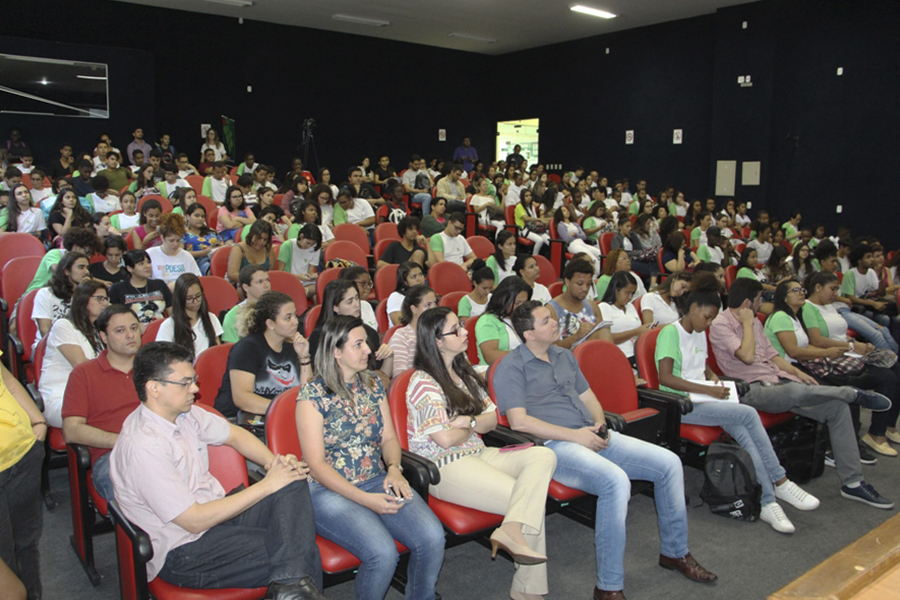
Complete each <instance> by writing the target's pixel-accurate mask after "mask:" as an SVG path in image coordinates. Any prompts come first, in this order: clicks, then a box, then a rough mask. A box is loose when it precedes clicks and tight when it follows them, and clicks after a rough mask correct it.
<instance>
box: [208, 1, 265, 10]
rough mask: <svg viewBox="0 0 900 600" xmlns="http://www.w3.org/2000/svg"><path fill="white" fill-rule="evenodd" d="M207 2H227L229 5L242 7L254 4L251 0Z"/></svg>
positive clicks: (216, 2)
mask: <svg viewBox="0 0 900 600" xmlns="http://www.w3.org/2000/svg"><path fill="white" fill-rule="evenodd" d="M206 2H214V3H215V4H226V5H228V6H239V7H241V8H246V7H248V6H253V3H252V2H251V1H250V0H206Z"/></svg>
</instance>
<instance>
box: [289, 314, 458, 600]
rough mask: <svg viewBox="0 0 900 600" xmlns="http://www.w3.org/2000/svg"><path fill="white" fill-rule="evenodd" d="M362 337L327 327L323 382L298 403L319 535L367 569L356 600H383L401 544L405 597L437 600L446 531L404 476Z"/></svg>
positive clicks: (358, 325) (352, 327) (320, 357)
mask: <svg viewBox="0 0 900 600" xmlns="http://www.w3.org/2000/svg"><path fill="white" fill-rule="evenodd" d="M366 337H367V335H366V330H365V327H363V323H362V321H361V320H359V319H357V318H355V317H350V316H337V317H334V318H333V319H331V320H330V321H328V323H326V324H325V327H324V330H323V332H322V341H321V343H320V346H321V347H320V348H319V351H318V352H317V353H316V373H317V377H316V378H315V379H314V380H312V381H310V382H309V383H308V384H306V385H305V386H303V388H302V389H301V390H300V394H299V396H298V398H297V411H296V415H297V434H298V437H299V439H300V446H301V447H302V448H303V460H304V461H306V463H307V464H308V465H309V469H310V476H311V477H310V483H309V493H310V496H311V497H312V504H313V510H314V511H315V514H316V531H317V533H318V534H319V535H321V536H322V537H324V538H326V539H329V540H331V541H333V542H336V543H338V544H340V545H341V546H342V547H344V548H346V549H347V550H349V551H350V552H351V553H352V554H353V555H354V556H357V557H359V559H360V560H361V562H362V565H361V566H360V568H359V571H358V572H357V574H356V582H355V586H356V598H357V600H382V599H383V598H384V596H385V594H387V591H388V588H389V587H390V584H391V579H392V578H393V576H394V570H395V567H396V564H397V560H398V558H399V557H398V554H397V547H396V545H395V544H394V540H395V539H396V540H397V541H399V542H400V543H401V544H403V545H405V546H406V547H407V548H409V549H410V559H409V568H408V582H407V584H406V596H407V598H416V599H419V598H434V597H435V593H434V588H435V585H436V584H437V577H438V573H439V572H440V570H441V564H442V563H443V560H444V531H443V528H442V527H441V523H440V521H438V519H437V517H435V516H434V513H433V512H431V510H429V509H428V505H427V504H426V503H425V502H424V501H423V500H422V498H421V497H420V496H419V495H418V494H416V493H415V492H414V491H413V490H412V488H410V485H409V482H407V480H406V479H405V478H404V477H403V470H402V467H401V466H400V460H401V450H400V444H399V442H398V440H397V433H396V432H395V430H394V426H393V424H392V421H391V411H390V408H389V406H388V401H387V395H386V394H385V391H384V386H383V385H382V383H381V380H380V379H378V377H375V376H374V375H372V372H371V371H369V369H368V356H369V354H370V353H371V352H372V351H371V350H370V349H369V347H368V345H367V344H366Z"/></svg>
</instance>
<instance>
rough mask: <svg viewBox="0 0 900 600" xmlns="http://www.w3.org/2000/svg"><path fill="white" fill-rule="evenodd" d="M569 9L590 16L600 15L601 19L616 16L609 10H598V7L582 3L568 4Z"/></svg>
mask: <svg viewBox="0 0 900 600" xmlns="http://www.w3.org/2000/svg"><path fill="white" fill-rule="evenodd" d="M569 9H570V10H573V11H575V12H578V13H582V14H585V15H591V16H592V17H600V18H601V19H615V18H616V15H615V14H613V13H611V12H606V11H605V10H600V9H599V8H591V7H590V6H584V5H582V4H576V5H574V6H570V7H569Z"/></svg>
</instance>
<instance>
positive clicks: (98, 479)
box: [91, 452, 116, 502]
mask: <svg viewBox="0 0 900 600" xmlns="http://www.w3.org/2000/svg"><path fill="white" fill-rule="evenodd" d="M110 454H112V452H107V453H106V454H104V455H103V456H101V457H100V458H98V459H97V460H95V461H94V464H93V465H91V479H92V480H93V482H94V489H95V490H97V493H98V494H100V497H101V498H103V499H104V500H106V501H107V502H109V501H110V500H115V499H116V494H115V491H114V490H113V484H112V480H111V479H110V478H109V455H110Z"/></svg>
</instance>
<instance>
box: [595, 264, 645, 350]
mask: <svg viewBox="0 0 900 600" xmlns="http://www.w3.org/2000/svg"><path fill="white" fill-rule="evenodd" d="M636 289H637V282H636V281H635V278H634V276H633V275H632V274H631V273H629V272H627V271H619V272H618V273H616V274H615V275H613V276H612V278H611V279H610V280H609V285H608V286H607V288H606V293H604V294H603V297H602V298H601V299H600V314H601V315H603V320H604V321H609V322H610V323H612V325H611V326H610V328H609V331H610V333H612V337H613V343H614V344H615V345H616V346H618V347H619V349H620V350H621V351H622V352H623V353H624V354H625V356H626V357H627V358H628V359H629V360H630V361H632V364H633V363H634V343H635V341H636V340H637V338H638V337H640V336H641V334H643V333H646V332H647V331H649V330H650V326H649V325H644V324H643V323H642V322H641V317H640V315H638V313H637V309H636V308H635V307H634V305H633V304H632V303H631V301H632V300H633V299H634V292H635V290H636Z"/></svg>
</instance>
